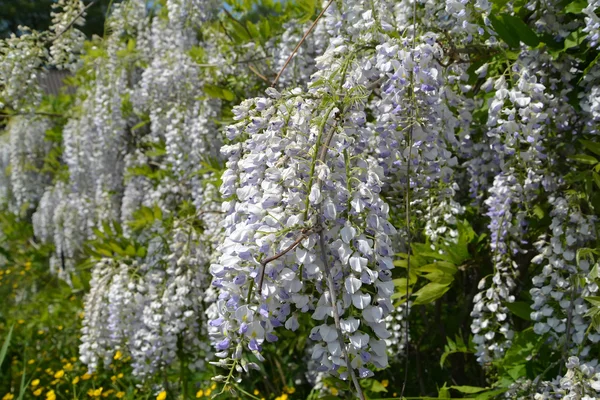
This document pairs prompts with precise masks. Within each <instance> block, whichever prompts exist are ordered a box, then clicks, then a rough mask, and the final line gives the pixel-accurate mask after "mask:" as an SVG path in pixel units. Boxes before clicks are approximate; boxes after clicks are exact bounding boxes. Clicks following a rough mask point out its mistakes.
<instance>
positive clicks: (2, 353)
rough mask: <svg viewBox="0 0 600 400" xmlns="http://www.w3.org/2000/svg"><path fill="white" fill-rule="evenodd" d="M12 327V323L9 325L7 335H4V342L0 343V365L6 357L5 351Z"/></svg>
mask: <svg viewBox="0 0 600 400" xmlns="http://www.w3.org/2000/svg"><path fill="white" fill-rule="evenodd" d="M14 327H15V326H14V325H13V326H11V327H10V329H9V330H8V335H6V338H5V339H4V343H3V344H2V349H1V350H0V367H1V366H2V362H3V361H4V359H5V358H6V353H7V352H8V345H9V344H10V340H11V338H12V332H13V328H14Z"/></svg>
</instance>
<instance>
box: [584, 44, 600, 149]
mask: <svg viewBox="0 0 600 400" xmlns="http://www.w3.org/2000/svg"><path fill="white" fill-rule="evenodd" d="M598 60H600V53H598V55H597V56H596V58H594V59H593V60H592V61H591V62H590V63H589V64H588V65H587V67H585V69H584V70H583V74H581V79H579V82H581V80H582V79H583V78H584V77H585V76H587V74H588V73H589V72H590V71H591V69H592V68H594V66H595V65H596V64H597V63H598ZM592 151H593V150H592ZM596 154H598V155H600V153H596Z"/></svg>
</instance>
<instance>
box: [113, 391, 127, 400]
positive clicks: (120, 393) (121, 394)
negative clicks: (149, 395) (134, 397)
mask: <svg viewBox="0 0 600 400" xmlns="http://www.w3.org/2000/svg"><path fill="white" fill-rule="evenodd" d="M115 396H116V397H117V399H122V398H123V397H125V392H117V394H115Z"/></svg>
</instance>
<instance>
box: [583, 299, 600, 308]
mask: <svg viewBox="0 0 600 400" xmlns="http://www.w3.org/2000/svg"><path fill="white" fill-rule="evenodd" d="M584 299H585V300H586V301H587V302H589V303H590V304H591V305H593V306H594V307H600V296H588V297H584Z"/></svg>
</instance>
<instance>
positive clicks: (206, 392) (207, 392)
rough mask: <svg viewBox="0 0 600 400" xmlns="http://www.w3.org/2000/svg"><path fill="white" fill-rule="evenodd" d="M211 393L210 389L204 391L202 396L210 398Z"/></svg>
mask: <svg viewBox="0 0 600 400" xmlns="http://www.w3.org/2000/svg"><path fill="white" fill-rule="evenodd" d="M211 392H212V389H206V390H205V391H204V395H205V396H206V397H208V396H210V393H211Z"/></svg>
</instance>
